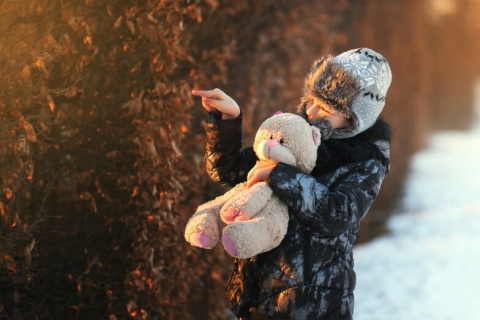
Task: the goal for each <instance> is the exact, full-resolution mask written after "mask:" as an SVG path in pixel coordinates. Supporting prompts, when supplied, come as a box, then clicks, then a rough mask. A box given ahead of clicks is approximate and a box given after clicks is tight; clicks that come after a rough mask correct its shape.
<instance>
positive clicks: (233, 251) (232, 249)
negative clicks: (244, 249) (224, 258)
mask: <svg viewBox="0 0 480 320" xmlns="http://www.w3.org/2000/svg"><path fill="white" fill-rule="evenodd" d="M222 244H223V247H224V248H225V250H226V251H227V252H228V254H229V255H231V256H233V257H236V256H237V254H238V250H237V247H236V246H235V243H234V242H233V240H232V239H230V237H229V236H228V235H226V234H224V235H223V236H222Z"/></svg>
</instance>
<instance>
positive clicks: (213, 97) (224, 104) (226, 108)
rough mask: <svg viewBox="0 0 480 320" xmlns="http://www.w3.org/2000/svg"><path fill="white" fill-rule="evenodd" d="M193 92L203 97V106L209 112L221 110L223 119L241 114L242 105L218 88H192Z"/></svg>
mask: <svg viewBox="0 0 480 320" xmlns="http://www.w3.org/2000/svg"><path fill="white" fill-rule="evenodd" d="M192 94H193V95H194V96H197V97H202V106H203V107H204V108H205V109H206V110H207V111H208V112H213V111H215V110H218V111H220V112H221V113H222V119H223V120H226V119H234V118H236V117H238V116H239V115H240V107H239V106H238V104H237V103H236V102H235V100H233V99H232V98H231V97H229V96H228V95H227V94H225V92H223V91H222V90H220V89H218V88H216V89H213V90H192Z"/></svg>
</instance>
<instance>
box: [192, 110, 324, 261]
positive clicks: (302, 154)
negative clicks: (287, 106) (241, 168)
mask: <svg viewBox="0 0 480 320" xmlns="http://www.w3.org/2000/svg"><path fill="white" fill-rule="evenodd" d="M319 145H320V131H319V129H318V128H316V127H314V126H311V125H310V124H309V123H308V122H307V121H306V120H305V119H304V118H302V117H301V116H299V115H296V114H293V113H281V112H277V113H276V114H275V115H273V116H271V117H269V118H267V119H266V120H265V121H264V122H263V123H262V124H261V125H260V127H259V129H258V131H257V133H256V135H255V140H254V144H253V149H254V152H255V154H256V155H257V157H258V159H259V161H274V162H276V163H278V162H283V163H286V164H289V165H292V166H295V167H297V168H299V169H300V170H302V171H304V172H306V173H310V172H311V171H312V170H313V168H314V167H315V163H316V159H317V149H318V147H319ZM287 227H288V208H287V205H286V204H285V203H283V202H282V201H280V200H279V199H278V198H277V197H276V196H275V195H274V194H273V190H272V189H271V188H270V187H269V186H268V184H267V183H266V182H265V181H262V182H258V183H256V184H254V185H253V186H251V187H249V188H248V187H247V185H246V182H242V183H239V184H237V185H236V186H234V187H233V188H232V189H231V190H229V191H228V192H226V193H225V194H223V195H220V196H218V197H217V198H215V199H213V200H211V201H208V202H206V203H204V204H202V205H200V206H199V207H198V208H197V211H196V212H195V214H193V216H192V217H191V218H190V220H189V221H188V223H187V225H186V228H185V239H186V240H187V242H189V243H190V244H191V245H193V246H196V247H200V248H204V249H212V248H213V247H214V246H215V245H216V244H217V243H218V241H219V240H220V238H221V242H222V244H223V247H224V248H225V250H226V251H227V252H228V253H229V254H230V255H231V256H233V257H236V258H242V259H245V258H249V257H253V256H255V255H257V254H259V253H262V252H266V251H269V250H271V249H273V248H275V247H277V246H278V245H279V244H280V242H281V241H282V239H283V237H284V236H285V234H286V232H287Z"/></svg>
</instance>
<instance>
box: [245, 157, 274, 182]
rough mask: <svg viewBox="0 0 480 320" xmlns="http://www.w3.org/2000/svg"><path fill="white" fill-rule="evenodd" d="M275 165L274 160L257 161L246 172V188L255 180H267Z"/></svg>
mask: <svg viewBox="0 0 480 320" xmlns="http://www.w3.org/2000/svg"><path fill="white" fill-rule="evenodd" d="M276 165H277V163H276V162H274V161H257V163H256V164H255V166H254V167H253V168H252V169H251V170H250V171H249V172H248V175H247V188H250V187H251V186H253V185H254V184H255V183H257V182H261V181H265V180H267V178H268V176H270V172H272V170H273V169H274V168H275V166H276Z"/></svg>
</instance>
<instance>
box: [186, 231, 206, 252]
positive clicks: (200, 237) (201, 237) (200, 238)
mask: <svg viewBox="0 0 480 320" xmlns="http://www.w3.org/2000/svg"><path fill="white" fill-rule="evenodd" d="M190 243H191V244H192V245H194V246H196V247H200V248H205V247H207V246H208V245H209V244H210V237H209V236H207V235H206V234H205V233H203V232H196V233H192V234H191V235H190Z"/></svg>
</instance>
